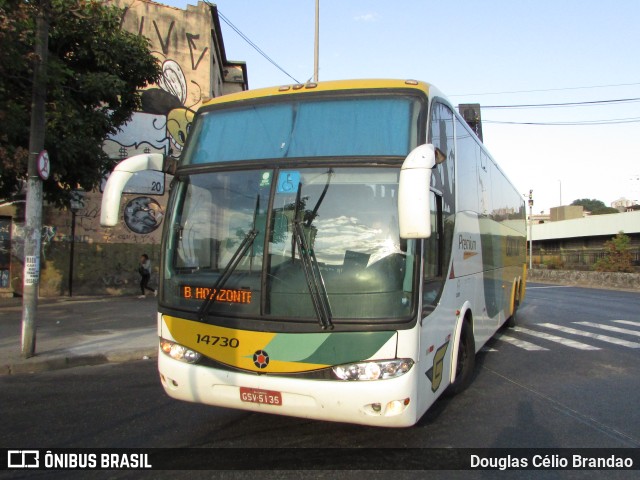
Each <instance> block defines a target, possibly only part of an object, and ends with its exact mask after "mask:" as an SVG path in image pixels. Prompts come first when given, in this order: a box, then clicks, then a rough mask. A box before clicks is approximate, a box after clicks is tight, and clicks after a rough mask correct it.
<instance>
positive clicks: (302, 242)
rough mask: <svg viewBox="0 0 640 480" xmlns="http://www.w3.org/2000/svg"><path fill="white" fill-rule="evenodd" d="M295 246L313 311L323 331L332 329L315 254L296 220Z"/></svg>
mask: <svg viewBox="0 0 640 480" xmlns="http://www.w3.org/2000/svg"><path fill="white" fill-rule="evenodd" d="M294 228H295V237H296V244H297V246H298V251H299V252H300V261H301V262H302V270H303V271H304V276H305V278H306V280H307V287H308V288H309V293H310V294H311V301H312V302H313V309H314V310H315V312H316V315H317V317H318V321H319V323H320V326H321V327H322V328H323V329H327V328H329V329H332V328H333V322H332V321H331V318H332V314H331V305H330V304H329V295H328V294H327V288H326V286H325V284H324V279H323V278H322V272H320V266H319V265H318V260H317V259H316V254H315V253H314V251H313V249H312V248H309V245H308V243H307V239H306V237H305V235H304V230H303V227H302V222H300V221H299V220H296V221H295V223H294Z"/></svg>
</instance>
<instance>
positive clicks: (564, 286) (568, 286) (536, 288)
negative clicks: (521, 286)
mask: <svg viewBox="0 0 640 480" xmlns="http://www.w3.org/2000/svg"><path fill="white" fill-rule="evenodd" d="M574 286H575V285H549V286H548V287H529V286H527V290H544V289H546V288H573V287H574Z"/></svg>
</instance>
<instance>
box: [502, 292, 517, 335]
mask: <svg viewBox="0 0 640 480" xmlns="http://www.w3.org/2000/svg"><path fill="white" fill-rule="evenodd" d="M519 292H520V285H519V284H518V285H517V286H516V289H515V292H514V293H515V296H516V298H515V299H514V300H513V312H512V313H511V316H510V317H509V318H507V319H506V320H505V322H504V326H505V327H507V328H513V327H515V326H516V314H517V313H518V307H519V306H520V295H519Z"/></svg>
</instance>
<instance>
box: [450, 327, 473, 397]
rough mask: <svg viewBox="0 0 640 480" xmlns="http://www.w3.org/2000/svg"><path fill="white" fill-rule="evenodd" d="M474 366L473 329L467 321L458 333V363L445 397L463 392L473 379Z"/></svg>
mask: <svg viewBox="0 0 640 480" xmlns="http://www.w3.org/2000/svg"><path fill="white" fill-rule="evenodd" d="M475 364H476V345H475V341H474V339H473V328H472V327H471V325H470V324H469V322H468V321H467V320H465V322H464V324H463V325H462V332H460V346H459V347H458V362H457V364H456V379H455V380H454V382H453V383H452V384H451V385H449V387H448V388H447V390H446V393H447V395H450V396H453V395H457V394H458V393H460V392H462V391H463V390H465V389H466V388H467V387H468V386H469V385H470V384H471V379H472V377H473V370H474V367H475Z"/></svg>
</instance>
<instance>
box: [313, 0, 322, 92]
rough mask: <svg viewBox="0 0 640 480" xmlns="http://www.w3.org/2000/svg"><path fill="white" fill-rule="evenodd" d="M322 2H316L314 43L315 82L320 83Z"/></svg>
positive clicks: (317, 0)
mask: <svg viewBox="0 0 640 480" xmlns="http://www.w3.org/2000/svg"><path fill="white" fill-rule="evenodd" d="M319 44H320V0H316V35H315V39H314V42H313V47H314V48H313V50H314V54H313V81H314V82H317V81H318V71H319V69H320V68H319V63H320V60H319V56H320V46H319Z"/></svg>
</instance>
